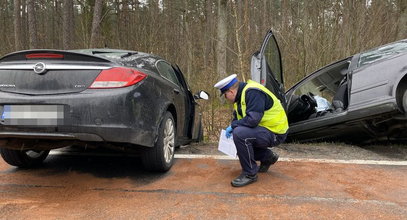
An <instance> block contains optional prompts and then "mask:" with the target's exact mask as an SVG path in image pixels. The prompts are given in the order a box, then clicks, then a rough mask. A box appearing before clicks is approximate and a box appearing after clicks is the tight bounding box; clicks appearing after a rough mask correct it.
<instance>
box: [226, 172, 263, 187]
mask: <svg viewBox="0 0 407 220" xmlns="http://www.w3.org/2000/svg"><path fill="white" fill-rule="evenodd" d="M256 181H257V174H254V175H246V174H240V176H238V177H237V178H236V179H234V180H232V182H231V184H232V186H234V187H239V186H246V185H248V184H250V183H254V182H256Z"/></svg>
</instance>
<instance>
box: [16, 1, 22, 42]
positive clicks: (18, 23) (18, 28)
mask: <svg viewBox="0 0 407 220" xmlns="http://www.w3.org/2000/svg"><path fill="white" fill-rule="evenodd" d="M21 39H22V35H21V4H20V0H14V45H15V49H16V50H21V49H23V46H22V43H21Z"/></svg>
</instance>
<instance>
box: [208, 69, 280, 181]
mask: <svg viewBox="0 0 407 220" xmlns="http://www.w3.org/2000/svg"><path fill="white" fill-rule="evenodd" d="M215 87H216V88H218V89H220V91H221V93H222V94H224V95H225V98H226V99H227V100H228V101H229V102H231V103H234V111H233V116H234V118H233V121H232V123H231V125H230V126H229V127H227V128H226V137H227V138H230V137H231V135H232V133H233V141H234V143H235V145H236V150H237V155H238V157H239V161H240V165H241V167H242V173H241V174H240V175H239V176H238V177H237V178H236V179H234V180H232V182H231V184H232V186H235V187H238V186H245V185H248V184H250V183H253V182H255V181H257V173H258V172H261V173H264V172H267V171H268V169H269V167H270V166H271V165H272V164H274V163H276V162H277V160H278V154H276V153H274V152H273V151H271V150H270V149H268V147H273V146H276V145H279V144H280V143H282V142H284V141H285V139H286V137H287V130H288V121H287V116H286V113H285V111H284V108H283V107H282V105H281V103H280V100H279V99H278V98H277V97H276V96H275V95H274V94H273V93H272V92H270V90H268V89H267V88H266V87H264V86H263V85H261V84H259V83H257V82H254V81H252V80H248V81H247V83H245V82H239V81H238V80H237V75H236V74H233V75H231V76H228V77H226V78H225V79H222V80H220V81H219V82H218V83H216V84H215ZM256 161H260V167H259V166H258V165H257V163H256Z"/></svg>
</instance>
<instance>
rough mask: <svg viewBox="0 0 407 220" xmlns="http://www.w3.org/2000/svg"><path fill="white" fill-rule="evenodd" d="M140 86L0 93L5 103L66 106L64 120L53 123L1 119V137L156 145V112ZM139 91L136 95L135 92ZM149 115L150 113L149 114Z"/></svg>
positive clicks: (2, 102) (1, 103) (0, 110)
mask: <svg viewBox="0 0 407 220" xmlns="http://www.w3.org/2000/svg"><path fill="white" fill-rule="evenodd" d="M140 89H141V88H134V87H127V88H120V89H99V90H97V89H90V90H85V91H83V92H80V93H73V94H64V95H61V94H59V95H47V96H29V95H21V94H13V93H4V92H0V97H1V98H0V114H2V113H3V110H2V108H1V107H2V106H4V105H22V104H23V105H63V106H64V118H63V120H62V123H60V124H58V125H54V126H44V125H41V126H35V125H7V124H5V123H4V121H3V122H0V124H1V125H0V138H28V139H52V140H55V139H60V140H79V141H96V142H98V141H100V142H101V141H104V142H118V143H130V144H135V145H141V146H146V147H151V146H153V145H154V141H155V137H156V132H157V122H158V119H157V118H156V117H155V115H158V114H156V113H155V112H153V111H152V110H151V109H152V107H151V106H149V105H151V104H149V103H150V102H148V101H146V100H145V99H148V98H147V97H144V96H141V95H140V94H142V93H141V92H140ZM135 93H136V95H135ZM146 114H148V115H146Z"/></svg>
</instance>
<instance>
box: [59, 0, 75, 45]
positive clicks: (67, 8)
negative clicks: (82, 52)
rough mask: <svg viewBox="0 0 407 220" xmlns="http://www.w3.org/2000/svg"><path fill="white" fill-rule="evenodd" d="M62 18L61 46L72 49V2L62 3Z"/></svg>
mask: <svg viewBox="0 0 407 220" xmlns="http://www.w3.org/2000/svg"><path fill="white" fill-rule="evenodd" d="M62 16H63V18H62V26H63V32H62V44H63V48H64V49H65V50H66V49H72V40H73V35H74V33H75V31H74V20H73V1H70V0H68V1H66V0H65V1H64V2H63V15H62Z"/></svg>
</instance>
